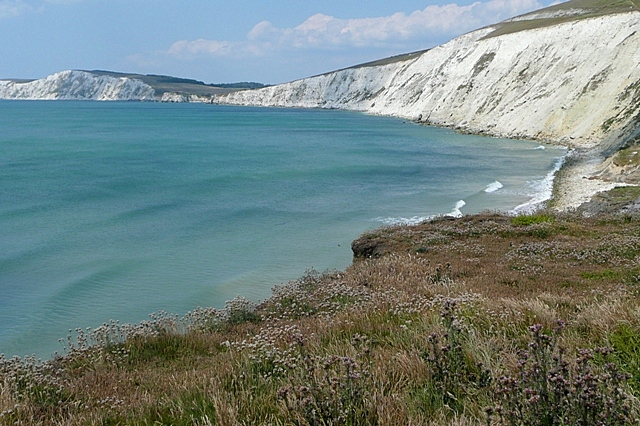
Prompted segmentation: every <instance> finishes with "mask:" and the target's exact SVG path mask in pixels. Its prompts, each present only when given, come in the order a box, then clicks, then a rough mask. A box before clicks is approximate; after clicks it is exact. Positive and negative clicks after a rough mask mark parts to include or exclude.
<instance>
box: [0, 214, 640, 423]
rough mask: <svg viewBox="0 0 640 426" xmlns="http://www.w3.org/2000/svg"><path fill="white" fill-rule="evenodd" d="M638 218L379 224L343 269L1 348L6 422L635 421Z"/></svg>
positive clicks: (1, 412)
mask: <svg viewBox="0 0 640 426" xmlns="http://www.w3.org/2000/svg"><path fill="white" fill-rule="evenodd" d="M638 235H640V219H639V217H638V216H634V215H622V216H597V217H593V218H589V219H585V218H583V217H582V216H567V215H562V216H559V215H553V214H548V213H541V214H536V215H533V216H519V217H515V218H514V217H508V216H502V215H497V214H482V215H477V216H468V217H463V218H460V219H452V218H440V219H437V220H434V221H431V222H428V223H423V224H420V225H417V226H412V227H408V226H398V227H393V228H384V229H380V230H377V231H372V232H370V233H367V234H365V235H364V236H362V237H361V238H360V239H358V240H356V241H355V242H354V243H353V250H354V255H355V258H354V262H353V264H352V266H350V267H349V268H347V269H346V270H345V271H343V272H337V271H333V272H326V273H323V274H320V273H317V272H315V271H310V272H308V273H307V274H306V275H305V276H304V277H301V278H300V279H299V280H296V281H293V282H290V283H288V284H286V285H283V286H280V287H276V288H275V289H274V293H273V296H272V297H271V298H269V299H268V300H266V301H265V302H263V303H261V304H260V305H255V304H253V303H251V302H249V301H247V300H245V299H242V298H236V299H234V300H233V301H230V302H228V303H227V306H226V310H224V311H216V310H215V309H196V310H194V311H193V312H190V313H188V314H187V315H186V316H184V317H182V318H179V317H178V316H174V315H169V314H166V313H158V314H154V315H152V316H151V319H150V320H149V321H146V322H144V323H141V324H139V325H127V324H119V323H118V322H116V321H112V322H111V323H109V324H105V325H103V326H102V327H99V328H98V329H95V330H86V329H78V330H76V332H74V333H73V335H72V336H69V339H68V340H67V342H66V344H67V347H68V350H67V352H66V354H65V356H64V357H59V358H56V359H54V360H52V361H50V362H46V363H44V364H38V363H35V362H34V360H31V359H24V360H20V359H11V360H5V359H3V358H2V357H0V423H1V424H7V425H9V424H20V425H69V426H70V425H87V424H96V425H97V424H100V425H176V426H177V425H184V426H186V425H276V424H279V425H280V424H281V425H325V424H327V425H329V424H330V425H359V426H368V425H390V426H395V425H408V424H411V425H434V426H435V425H445V424H447V425H459V426H463V425H480V424H484V425H494V426H496V425H527V426H537V425H540V426H542V425H561V424H565V425H632V424H637V421H638V420H639V419H640V411H639V408H640V406H639V404H638V399H637V397H638V396H639V395H640V394H639V392H640V311H639V310H638V306H637V297H638V283H639V281H640V242H639V240H638Z"/></svg>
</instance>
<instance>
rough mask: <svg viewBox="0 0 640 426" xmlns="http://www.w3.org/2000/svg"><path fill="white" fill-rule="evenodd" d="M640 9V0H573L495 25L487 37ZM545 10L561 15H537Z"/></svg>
mask: <svg viewBox="0 0 640 426" xmlns="http://www.w3.org/2000/svg"><path fill="white" fill-rule="evenodd" d="M638 10H640V1H639V0H571V1H568V2H565V3H561V4H558V5H555V6H551V7H548V8H545V9H541V10H537V11H535V12H532V13H530V14H527V15H522V17H521V18H522V20H517V21H512V22H503V23H500V24H498V25H496V26H495V27H496V30H495V31H493V32H492V33H491V34H489V35H487V36H486V37H485V38H489V37H497V36H500V35H504V34H511V33H515V32H519V31H526V30H532V29H536V28H544V27H549V26H552V25H557V24H562V23H566V22H571V21H576V20H580V19H588V18H595V17H598V16H604V15H609V14H612V13H625V12H631V11H638ZM575 11H579V13H573V12H575ZM545 12H547V13H554V12H555V13H560V15H559V16H556V17H549V18H545V17H541V18H537V17H536V15H538V14H540V13H545ZM562 12H567V14H566V15H562ZM527 17H532V18H533V19H524V18H527Z"/></svg>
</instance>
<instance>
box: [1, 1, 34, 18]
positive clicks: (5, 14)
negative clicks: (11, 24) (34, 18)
mask: <svg viewBox="0 0 640 426" xmlns="http://www.w3.org/2000/svg"><path fill="white" fill-rule="evenodd" d="M34 10H35V9H34V8H33V7H32V6H29V5H28V4H26V3H25V2H23V1H21V0H2V1H0V19H2V18H12V17H14V16H19V15H22V14H24V13H27V12H32V11H34Z"/></svg>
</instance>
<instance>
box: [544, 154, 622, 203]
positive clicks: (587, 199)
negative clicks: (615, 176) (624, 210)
mask: <svg viewBox="0 0 640 426" xmlns="http://www.w3.org/2000/svg"><path fill="white" fill-rule="evenodd" d="M606 160H607V158H605V157H604V156H603V155H602V153H600V152H598V151H596V150H593V149H589V150H587V149H584V148H583V149H581V148H573V149H571V150H570V151H569V152H568V153H567V154H566V155H565V156H564V163H563V164H562V166H561V167H560V168H559V169H558V171H557V172H556V173H555V176H554V179H553V190H552V195H551V197H550V198H549V199H548V200H547V201H546V203H547V207H549V208H550V209H552V210H555V211H557V212H569V211H576V210H581V211H582V212H583V214H585V215H588V214H590V213H589V212H590V211H592V210H594V207H595V206H588V205H589V204H591V203H595V204H598V202H597V201H594V197H596V196H597V195H598V194H601V193H604V192H607V191H610V190H612V189H614V188H617V187H624V186H632V185H629V184H627V183H624V182H609V181H605V180H602V179H601V178H600V176H599V174H600V173H601V172H602V166H603V165H604V163H605V161H606Z"/></svg>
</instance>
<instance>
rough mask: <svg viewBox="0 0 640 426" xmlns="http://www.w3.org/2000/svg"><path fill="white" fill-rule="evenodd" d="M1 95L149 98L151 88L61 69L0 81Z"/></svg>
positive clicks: (7, 97) (129, 99) (112, 99)
mask: <svg viewBox="0 0 640 426" xmlns="http://www.w3.org/2000/svg"><path fill="white" fill-rule="evenodd" d="M0 99H60V100H95V101H116V100H118V101H152V100H154V89H153V88H152V87H151V86H149V85H147V84H145V83H143V82H142V81H139V80H135V79H130V78H125V77H122V78H115V77H111V76H106V75H102V76H99V75H95V74H91V73H88V72H85V71H62V72H59V73H56V74H53V75H50V76H49V77H47V78H44V79H40V80H34V81H31V82H28V83H16V82H13V81H0Z"/></svg>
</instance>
